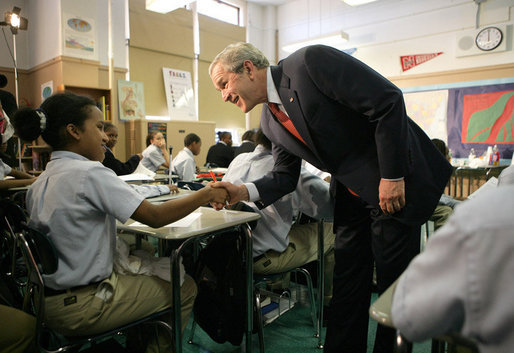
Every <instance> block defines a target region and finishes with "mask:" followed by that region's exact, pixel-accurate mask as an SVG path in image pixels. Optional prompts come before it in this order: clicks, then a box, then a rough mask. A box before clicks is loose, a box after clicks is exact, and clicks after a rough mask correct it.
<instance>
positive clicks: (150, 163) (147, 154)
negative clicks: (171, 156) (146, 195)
mask: <svg viewBox="0 0 514 353" xmlns="http://www.w3.org/2000/svg"><path fill="white" fill-rule="evenodd" d="M141 154H142V155H143V159H142V160H141V162H140V163H141V164H142V165H143V166H144V167H146V168H147V169H149V170H151V171H152V172H155V171H156V170H157V169H159V167H160V166H161V165H162V164H163V163H164V162H166V159H164V155H163V154H162V151H161V149H160V148H159V147H157V146H156V145H153V144H152V145H150V146H148V147H147V148H146V149H145V150H144V151H143V152H142V153H141Z"/></svg>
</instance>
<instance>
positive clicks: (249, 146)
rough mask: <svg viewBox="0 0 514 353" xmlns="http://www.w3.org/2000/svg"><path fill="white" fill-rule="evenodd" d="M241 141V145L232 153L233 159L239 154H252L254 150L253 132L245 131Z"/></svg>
mask: <svg viewBox="0 0 514 353" xmlns="http://www.w3.org/2000/svg"><path fill="white" fill-rule="evenodd" d="M241 140H242V141H241V144H240V145H239V147H237V148H236V149H235V151H234V157H236V156H237V155H239V154H241V153H248V152H253V150H254V149H255V132H254V131H253V130H248V131H246V132H245V133H244V134H243V136H242V137H241Z"/></svg>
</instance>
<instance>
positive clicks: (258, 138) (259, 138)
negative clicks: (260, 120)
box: [255, 129, 271, 151]
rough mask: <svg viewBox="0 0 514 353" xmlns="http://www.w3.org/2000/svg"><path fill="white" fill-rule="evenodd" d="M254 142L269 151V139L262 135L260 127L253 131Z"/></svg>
mask: <svg viewBox="0 0 514 353" xmlns="http://www.w3.org/2000/svg"><path fill="white" fill-rule="evenodd" d="M255 143H256V144H258V145H262V146H264V148H265V149H267V150H270V151H271V141H270V140H269V139H268V138H267V137H266V135H264V132H262V130H261V129H259V130H257V132H256V133H255Z"/></svg>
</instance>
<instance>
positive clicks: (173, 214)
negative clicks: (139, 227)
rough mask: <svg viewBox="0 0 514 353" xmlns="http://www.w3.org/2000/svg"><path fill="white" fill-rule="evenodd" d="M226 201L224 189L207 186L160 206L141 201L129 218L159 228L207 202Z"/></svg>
mask: <svg viewBox="0 0 514 353" xmlns="http://www.w3.org/2000/svg"><path fill="white" fill-rule="evenodd" d="M227 200H228V194H227V191H226V190H225V189H223V188H212V187H211V186H210V185H207V186H206V187H204V188H203V189H200V190H198V191H196V192H194V193H193V194H191V195H190V196H186V197H183V198H180V199H176V200H170V201H167V202H164V203H161V204H153V203H151V202H149V201H147V200H143V202H142V203H141V204H140V205H139V207H138V208H137V209H136V210H135V211H134V213H133V214H132V216H131V217H130V218H132V219H134V220H136V221H138V222H141V223H144V224H146V225H148V226H150V227H152V228H160V227H163V226H165V225H167V224H170V223H173V222H175V221H177V220H179V219H181V218H183V217H185V216H187V215H188V214H190V213H191V212H193V211H194V210H196V209H197V208H198V207H200V206H202V205H204V204H207V203H209V202H218V203H223V204H224V203H225V201H227Z"/></svg>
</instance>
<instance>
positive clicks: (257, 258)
mask: <svg viewBox="0 0 514 353" xmlns="http://www.w3.org/2000/svg"><path fill="white" fill-rule="evenodd" d="M265 255H266V253H264V254H260V255H258V256H255V257H254V258H253V262H257V261H259V260H260V259H262V258H263V257H264V256H265Z"/></svg>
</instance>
